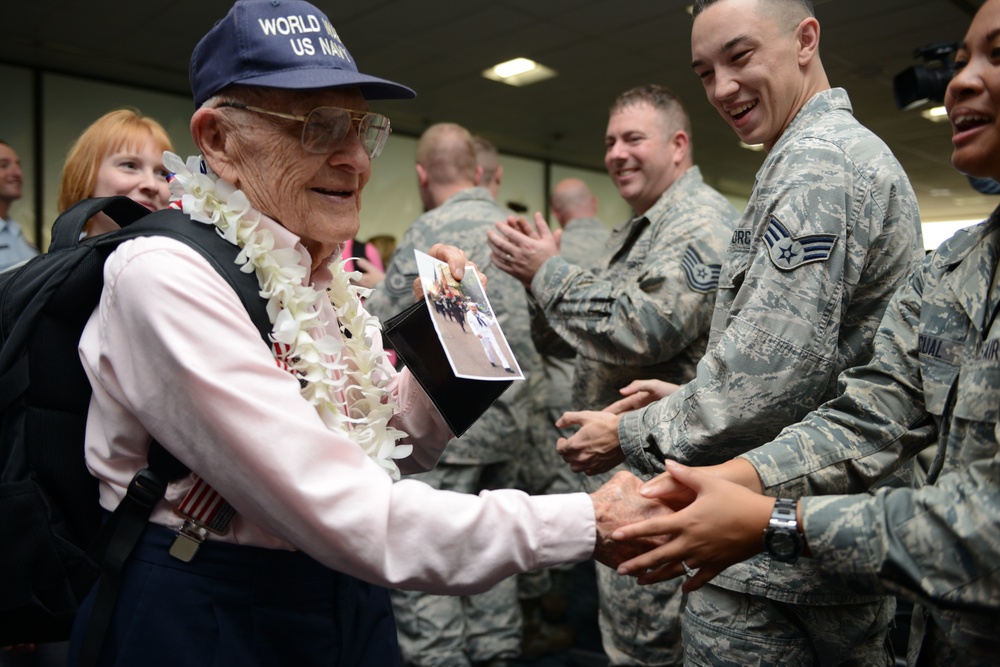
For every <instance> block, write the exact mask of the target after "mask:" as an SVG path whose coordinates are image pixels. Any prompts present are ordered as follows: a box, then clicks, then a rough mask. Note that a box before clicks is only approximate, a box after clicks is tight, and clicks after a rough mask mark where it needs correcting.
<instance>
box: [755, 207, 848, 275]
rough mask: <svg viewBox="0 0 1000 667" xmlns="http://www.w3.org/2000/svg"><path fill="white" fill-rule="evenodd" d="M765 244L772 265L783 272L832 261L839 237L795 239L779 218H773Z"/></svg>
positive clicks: (831, 235) (825, 236)
mask: <svg viewBox="0 0 1000 667" xmlns="http://www.w3.org/2000/svg"><path fill="white" fill-rule="evenodd" d="M764 242H765V243H767V252H768V254H769V255H770V256H771V263H772V264H774V265H775V266H776V267H778V268H779V269H781V270H782V271H791V270H793V269H797V268H799V267H800V266H802V265H803V264H811V263H812V262H825V261H826V260H828V259H830V253H832V252H833V246H834V244H835V243H836V242H837V237H836V236H835V235H834V234H811V235H809V236H801V237H799V238H794V237H792V235H791V234H790V233H789V232H788V230H787V229H785V226H784V225H782V224H781V223H780V222H778V219H777V218H775V217H774V216H771V219H770V221H769V222H768V223H767V231H766V232H765V233H764Z"/></svg>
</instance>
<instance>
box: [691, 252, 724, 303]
mask: <svg viewBox="0 0 1000 667" xmlns="http://www.w3.org/2000/svg"><path fill="white" fill-rule="evenodd" d="M681 266H683V267H684V275H685V276H686V277H687V282H688V286H689V287H690V288H691V289H693V290H694V291H695V292H701V293H703V294H708V293H709V292H714V291H715V289H716V288H717V287H718V286H719V272H720V271H722V265H721V264H705V262H703V261H702V259H701V255H699V254H698V251H697V250H695V249H694V247H692V246H688V249H687V250H686V251H685V252H684V259H683V260H682V261H681Z"/></svg>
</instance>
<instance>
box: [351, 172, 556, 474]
mask: <svg viewBox="0 0 1000 667" xmlns="http://www.w3.org/2000/svg"><path fill="white" fill-rule="evenodd" d="M509 215H510V211H508V210H506V209H504V208H501V207H499V206H497V204H496V202H494V201H493V197H492V196H491V195H490V192H489V190H487V189H485V188H469V189H466V190H462V191H461V192H458V193H457V194H455V195H453V196H451V197H450V198H449V199H448V200H447V201H445V202H444V203H443V204H441V205H440V206H438V207H437V208H435V209H433V210H431V211H428V212H426V213H424V214H423V215H421V216H420V217H419V218H417V219H416V220H415V221H414V222H413V224H412V225H411V226H410V228H409V229H408V230H407V231H406V233H405V234H404V235H403V238H402V239H400V242H399V245H398V246H397V248H396V251H395V252H394V253H393V255H392V259H391V260H390V261H389V266H388V267H387V268H386V277H385V280H384V281H383V282H382V283H381V284H379V285H378V286H377V288H376V290H375V292H373V293H372V295H371V296H370V297H368V299H367V300H366V301H365V309H367V310H368V312H370V313H372V314H374V315H376V316H377V317H378V318H379V319H380V320H381V319H386V318H388V317H392V316H393V315H395V314H396V313H398V312H400V311H402V310H404V309H405V308H406V307H407V306H409V305H410V304H411V303H413V281H414V279H416V277H417V276H418V270H417V260H416V258H415V257H414V254H413V251H414V250H415V249H416V250H420V251H422V252H427V251H428V250H429V249H430V247H431V246H432V245H434V244H435V243H448V244H450V245H454V246H457V247H459V248H461V249H462V250H464V251H465V254H466V255H467V256H468V258H469V261H471V262H473V263H475V265H476V266H477V267H478V269H479V271H480V272H481V273H488V274H489V284H488V285H487V287H486V291H487V296H488V298H489V300H490V304H491V305H492V306H493V309H494V310H495V311H496V316H497V321H498V322H499V323H500V328H501V329H502V330H503V332H504V335H505V336H506V337H507V342H508V343H510V347H511V350H512V351H513V352H514V355H515V356H516V357H517V361H518V364H520V366H521V370H522V371H523V372H524V375H525V378H526V379H528V378H530V375H531V373H532V372H535V371H537V370H538V369H539V368H540V365H541V361H540V359H539V357H538V353H537V352H536V351H535V348H534V345H532V343H531V334H530V331H529V325H528V305H527V298H526V296H525V293H524V288H523V287H522V286H521V283H520V282H518V281H517V280H516V279H515V278H512V277H510V276H509V275H507V274H506V273H504V272H503V271H500V270H490V269H491V267H490V247H489V244H488V243H487V239H486V230H487V229H490V228H491V227H493V225H494V224H495V223H497V222H499V221H501V220H506V219H507V216H509ZM527 384H528V383H527V382H515V383H514V384H513V386H511V388H510V389H508V390H507V391H506V392H504V394H503V395H502V396H501V397H500V399H499V400H498V401H497V402H496V403H494V404H493V406H492V407H491V408H490V409H489V410H487V411H486V413H485V414H484V415H483V416H482V418H480V420H479V421H478V422H476V423H475V424H474V425H473V426H472V428H470V429H469V430H468V431H467V432H466V433H465V435H463V436H462V437H461V438H454V439H452V441H451V442H449V443H448V446H447V447H446V448H445V451H444V454H443V455H442V456H441V461H443V462H445V463H455V464H480V463H495V462H499V461H507V460H511V459H513V458H516V457H517V456H518V450H517V447H519V446H520V445H521V442H522V440H523V438H522V437H521V434H522V433H523V432H524V429H526V428H527V420H528V405H527V402H528V400H529V396H528V391H527V388H526V385H527Z"/></svg>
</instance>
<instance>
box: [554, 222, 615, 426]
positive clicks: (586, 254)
mask: <svg viewBox="0 0 1000 667" xmlns="http://www.w3.org/2000/svg"><path fill="white" fill-rule="evenodd" d="M610 235H611V230H610V229H608V228H607V227H606V226H604V224H603V223H601V221H600V220H597V219H596V218H576V219H574V220H570V222H569V224H568V225H566V226H565V227H564V228H563V233H562V239H561V240H560V243H559V255H560V256H561V257H562V258H563V259H564V260H565V261H566V262H568V263H569V264H573V265H576V266H579V267H581V268H582V269H584V270H586V271H594V270H596V269H598V268H599V267H600V266H601V257H602V256H603V254H604V249H605V248H606V247H607V244H608V237H609V236H610ZM574 356H575V355H574ZM542 363H543V364H544V368H545V377H546V379H547V380H548V388H547V393H548V400H547V404H548V407H549V409H550V411H549V412H548V413H547V417H546V418H548V415H551V416H554V417H555V418H558V417H559V416H561V415H562V413H564V412H566V411H567V410H572V409H573V401H572V392H573V376H574V368H575V360H574V359H566V358H562V357H553V356H548V355H545V356H543V357H542ZM567 435H569V434H568V433H567ZM551 445H552V443H544V446H551Z"/></svg>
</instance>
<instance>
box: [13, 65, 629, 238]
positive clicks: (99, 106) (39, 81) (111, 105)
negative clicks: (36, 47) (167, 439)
mask: <svg viewBox="0 0 1000 667" xmlns="http://www.w3.org/2000/svg"><path fill="white" fill-rule="evenodd" d="M0 90H3V91H4V104H3V105H2V110H0V138H3V139H4V140H6V141H8V142H9V143H10V144H11V145H12V146H13V147H14V148H15V150H16V151H17V152H18V154H19V155H20V157H21V163H22V167H23V170H24V196H23V197H22V198H21V199H20V200H18V201H17V202H16V203H15V204H14V206H13V207H12V215H13V217H14V219H16V220H17V221H18V222H20V223H21V225H22V227H23V228H24V232H25V234H26V235H27V236H28V237H29V238H30V239H32V240H36V215H35V212H36V200H39V201H40V202H41V204H40V206H38V207H37V208H40V210H41V221H42V223H41V242H40V244H39V245H40V246H41V247H43V248H45V247H47V246H48V241H49V233H50V230H51V227H52V223H53V222H54V221H55V219H56V217H57V216H58V212H57V211H56V198H57V195H58V191H59V182H60V179H61V178H62V167H63V162H64V160H65V157H66V153H67V152H68V151H69V149H70V147H71V146H72V144H73V142H74V141H75V140H76V138H77V137H78V136H79V135H80V134H81V133H82V132H83V131H84V130H85V129H86V128H87V126H88V125H90V124H91V123H92V122H93V121H94V120H96V119H97V118H99V117H100V116H101V115H103V114H105V113H107V112H108V111H111V110H114V109H118V108H121V107H126V106H127V107H133V108H135V109H138V110H139V111H140V112H142V113H143V114H145V115H147V116H150V117H152V118H154V119H156V120H157V121H159V122H160V123H161V124H162V125H163V126H164V128H165V129H166V131H167V134H168V135H169V136H170V138H171V141H172V142H173V144H174V152H175V153H177V154H178V155H181V156H182V157H186V156H188V155H191V154H194V152H195V147H194V143H193V142H192V140H191V135H190V132H189V122H190V119H191V113H192V111H193V106H192V103H191V100H190V98H189V97H187V96H183V95H175V94H170V93H161V92H156V91H150V90H144V89H139V88H132V87H128V86H121V85H117V84H110V83H105V82H101V81H94V80H90V79H84V78H79V77H71V76H64V75H61V74H55V73H50V72H36V71H34V70H31V69H27V68H20V67H13V66H7V65H0ZM374 106H376V107H377V103H376V104H375V105H374ZM36 123H38V127H37V131H38V134H37V137H36ZM416 145H417V138H416V137H411V136H405V135H401V134H398V133H394V134H393V135H392V136H391V137H390V140H389V142H388V144H387V146H386V149H385V151H384V152H383V153H382V155H380V156H379V157H378V159H377V160H375V163H374V165H373V172H372V179H371V181H369V183H368V185H367V187H366V188H365V192H364V196H363V199H362V209H361V229H360V231H359V233H358V236H359V238H362V239H367V238H369V237H371V236H373V235H375V234H391V235H393V236H396V237H397V238H399V237H401V236H402V234H403V233H404V232H405V231H406V229H407V228H408V227H409V225H410V223H411V222H412V221H413V220H414V219H415V218H416V217H417V216H418V215H420V213H421V211H422V205H421V203H420V197H419V195H418V193H417V184H416V173H415V171H414V162H415V156H416ZM500 160H501V163H502V164H503V168H504V178H503V182H502V184H501V188H500V194H499V200H500V203H501V204H507V203H508V202H515V203H517V204H521V205H523V206H525V207H527V209H528V212H529V215H533V214H534V212H535V211H542V212H543V214H545V215H548V197H547V196H546V188H547V187H549V186H550V185H551V184H554V183H556V182H557V181H558V179H560V178H563V177H565V175H572V176H577V177H579V178H584V179H585V180H587V182H588V183H593V187H594V188H595V192H599V196H600V197H601V199H602V213H603V212H604V210H605V207H607V215H606V216H602V217H604V218H606V219H607V221H609V224H617V223H618V222H621V221H622V220H624V219H626V218H627V217H628V212H627V207H625V206H624V204H623V202H621V200H620V199H619V198H618V196H617V192H615V190H614V188H613V186H612V185H611V183H610V180H608V178H607V175H606V174H603V173H598V172H592V171H587V170H582V169H574V168H570V167H563V166H559V165H552V164H549V163H546V162H542V161H539V160H532V159H526V158H522V157H518V156H514V155H507V154H503V153H501V155H500ZM623 209H624V211H623Z"/></svg>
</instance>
